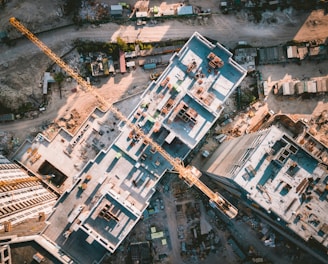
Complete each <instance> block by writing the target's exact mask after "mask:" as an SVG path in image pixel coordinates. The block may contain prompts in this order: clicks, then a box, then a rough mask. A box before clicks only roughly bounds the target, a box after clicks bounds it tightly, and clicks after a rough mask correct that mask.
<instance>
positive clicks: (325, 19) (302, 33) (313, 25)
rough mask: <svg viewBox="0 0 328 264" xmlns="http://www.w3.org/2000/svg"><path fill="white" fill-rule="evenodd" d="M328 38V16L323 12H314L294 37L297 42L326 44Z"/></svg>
mask: <svg viewBox="0 0 328 264" xmlns="http://www.w3.org/2000/svg"><path fill="white" fill-rule="evenodd" d="M327 37H328V15H327V14H325V13H324V11H323V10H314V11H312V12H311V14H310V15H309V16H308V18H307V20H306V21H305V23H304V24H303V25H302V26H301V27H300V29H299V31H298V32H297V34H296V35H295V37H294V40H295V41H299V42H302V41H309V40H320V41H321V42H322V43H324V42H325V41H326V40H327Z"/></svg>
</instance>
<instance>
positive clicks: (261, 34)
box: [0, 13, 307, 64]
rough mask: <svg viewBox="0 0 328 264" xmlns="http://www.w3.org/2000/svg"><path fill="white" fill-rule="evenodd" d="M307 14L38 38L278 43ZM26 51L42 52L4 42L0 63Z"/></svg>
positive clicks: (67, 31) (53, 42)
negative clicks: (263, 20)
mask: <svg viewBox="0 0 328 264" xmlns="http://www.w3.org/2000/svg"><path fill="white" fill-rule="evenodd" d="M282 16H283V14H282ZM306 17H307V15H306V14H303V13H299V14H297V15H295V17H294V19H293V21H292V22H291V21H289V20H288V16H286V21H285V22H284V23H278V24H276V25H274V24H271V25H265V24H253V23H247V21H246V19H245V18H242V17H240V18H236V17H235V16H232V15H225V16H223V15H218V14H213V15H212V17H210V18H209V19H208V20H206V19H196V20H195V19H194V20H191V19H190V20H180V21H178V20H169V21H166V22H163V23H160V24H157V25H148V26H144V27H136V26H135V25H134V24H131V25H121V26H120V25H117V24H114V23H109V24H103V25H100V26H98V27H92V26H83V27H81V28H79V29H77V28H76V27H75V26H71V27H67V28H62V29H57V30H53V31H51V32H46V33H42V34H40V35H38V37H39V38H40V39H41V40H42V41H44V42H45V43H46V44H47V45H49V46H50V47H51V48H53V47H62V46H65V45H67V44H71V42H72V41H73V40H75V39H85V40H95V41H114V42H115V41H116V39H117V37H122V38H124V39H125V40H127V41H128V42H134V41H135V40H137V39H139V40H142V41H144V42H147V41H149V42H150V41H154V42H156V41H163V40H170V39H181V38H188V37H190V36H191V35H192V33H193V32H195V31H198V32H199V33H201V34H203V35H204V36H206V37H209V38H212V39H215V40H218V41H219V42H220V43H222V44H224V45H231V44H235V43H236V42H237V41H238V40H246V41H248V42H249V43H253V44H255V45H258V44H262V45H274V44H279V43H283V42H285V41H288V40H291V39H292V38H293V37H294V36H295V34H296V33H297V32H298V30H299V27H300V25H302V24H303V22H304V21H305V19H306ZM26 51H28V53H29V54H35V53H37V52H39V50H38V48H36V47H35V46H34V44H32V43H31V42H30V41H29V40H26V39H21V40H19V41H18V42H17V44H16V46H14V47H10V48H8V47H7V46H4V45H3V46H1V47H0V53H1V58H0V64H3V63H6V62H7V63H8V62H11V61H15V60H16V59H17V58H19V57H20V56H24V55H25V54H26Z"/></svg>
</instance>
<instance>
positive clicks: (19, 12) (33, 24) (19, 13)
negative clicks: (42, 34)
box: [0, 0, 71, 37]
mask: <svg viewBox="0 0 328 264" xmlns="http://www.w3.org/2000/svg"><path fill="white" fill-rule="evenodd" d="M64 3H65V1H64V0H33V1H30V0H28V1H21V0H10V1H7V3H6V5H5V6H4V8H2V9H0V14H1V16H0V31H7V32H8V34H9V36H10V37H19V36H20V34H19V33H18V32H17V31H16V30H15V29H13V27H12V26H11V25H10V24H9V18H10V17H16V18H17V19H19V20H21V21H24V23H25V24H26V25H27V26H28V28H29V29H30V30H32V31H33V32H39V31H43V30H48V29H51V28H53V27H56V26H61V25H65V24H68V23H70V20H71V18H70V17H65V16H64V15H63V4H64Z"/></svg>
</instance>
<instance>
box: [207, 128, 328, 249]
mask: <svg viewBox="0 0 328 264" xmlns="http://www.w3.org/2000/svg"><path fill="white" fill-rule="evenodd" d="M244 139H245V140H244ZM241 141H243V146H244V148H242V149H240V152H238V153H236V152H234V151H233V147H234V146H236V144H238V145H240V144H241ZM221 147H222V148H223V150H221V151H220V152H217V156H216V157H217V159H216V162H215V165H214V166H212V167H211V166H209V168H208V172H210V173H211V174H212V175H220V176H224V177H227V178H230V179H231V180H233V181H234V182H235V183H237V184H238V186H240V187H241V188H242V189H243V190H244V192H245V193H246V194H247V197H248V199H249V200H251V201H253V202H255V203H257V204H258V205H260V206H261V207H262V208H263V209H265V210H266V211H267V212H268V213H273V214H274V215H276V216H277V217H279V218H280V219H281V221H283V222H285V223H286V226H287V227H288V228H289V229H291V230H293V231H294V232H295V233H296V234H298V235H299V236H300V237H302V238H303V239H304V240H305V241H308V240H309V239H310V238H313V239H315V240H316V241H317V242H319V243H320V244H322V245H323V246H324V247H326V248H327V247H328V230H327V224H328V214H327V212H328V199H327V195H328V188H327V186H328V173H327V170H326V168H325V166H322V164H320V162H319V161H318V160H317V159H316V158H315V157H313V156H311V155H310V154H309V153H308V152H307V151H306V150H305V149H303V148H302V146H301V145H299V144H297V142H295V141H294V140H293V139H292V138H291V137H290V136H288V135H287V134H285V133H284V132H283V131H282V130H280V129H279V128H277V127H276V126H272V127H271V128H270V129H268V130H264V131H260V132H256V133H253V134H250V135H246V136H244V137H241V138H239V139H238V138H237V139H234V140H232V141H227V142H226V143H225V144H222V146H221ZM219 149H220V148H219ZM227 149H228V150H227ZM238 149H239V148H238ZM229 150H232V151H231V152H230V153H229ZM227 151H228V152H227ZM228 160H229V162H228ZM223 163H226V164H227V163H228V164H230V165H226V166H224V164H223ZM220 164H223V168H222V167H221V166H220Z"/></svg>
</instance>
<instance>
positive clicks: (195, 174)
mask: <svg viewBox="0 0 328 264" xmlns="http://www.w3.org/2000/svg"><path fill="white" fill-rule="evenodd" d="M9 22H10V23H11V24H12V25H13V26H14V27H15V28H16V29H18V30H19V31H20V32H21V33H22V34H23V35H25V36H26V37H27V38H28V39H29V40H31V41H32V42H33V43H34V44H35V45H36V46H38V47H39V48H40V49H41V50H42V51H43V52H44V53H45V54H46V55H47V56H48V57H49V58H50V59H52V60H53V61H54V62H55V63H57V64H58V65H59V66H60V67H61V68H62V69H63V70H64V71H65V72H66V73H67V74H68V75H70V76H71V77H72V78H74V79H75V80H76V81H77V82H78V84H80V85H81V89H83V90H84V91H85V92H90V93H92V94H93V95H94V96H95V97H96V99H97V100H98V102H99V103H100V105H99V107H100V108H102V109H103V110H105V111H108V110H109V111H111V112H112V113H114V114H115V115H116V116H117V117H118V118H119V119H120V120H121V121H123V122H125V124H126V125H127V126H129V127H130V128H131V129H132V130H133V132H134V133H135V134H136V135H138V136H139V137H141V138H143V140H144V142H145V143H148V144H150V145H151V146H152V149H153V150H154V151H157V152H158V153H160V154H161V155H162V156H163V157H164V158H165V159H166V160H167V161H168V162H169V163H170V164H171V165H172V166H173V167H174V169H175V171H176V172H177V173H178V174H179V177H180V178H182V179H184V180H185V181H186V183H187V184H188V185H189V186H192V185H195V186H196V187H197V188H199V189H200V190H201V191H202V192H203V193H204V194H205V195H207V196H208V198H209V199H210V203H211V205H212V206H215V207H217V208H218V209H219V210H220V211H221V212H223V213H224V214H225V215H227V216H228V217H229V218H234V217H235V216H236V215H237V213H238V210H237V209H236V208H235V207H234V206H233V205H232V204H231V203H230V202H229V201H227V200H226V199H224V198H223V197H222V196H220V195H219V194H218V193H215V192H213V191H212V190H211V189H209V188H208V187H207V186H206V185H205V184H204V183H203V182H202V181H200V180H199V177H200V175H201V173H200V171H199V170H198V169H196V168H195V167H191V166H187V167H185V166H184V164H183V162H182V160H181V159H179V158H173V157H171V156H170V155H169V154H168V153H167V152H166V151H165V150H164V149H163V148H162V147H161V146H160V145H158V144H157V143H156V142H154V141H153V140H152V139H151V138H150V137H149V136H147V135H145V134H144V132H143V131H142V130H141V128H139V127H138V126H136V125H134V124H133V123H132V122H131V121H130V120H129V119H128V118H127V117H125V116H124V115H123V114H122V113H121V112H120V111H119V110H118V109H117V108H116V107H115V106H113V104H112V103H110V102H107V101H106V100H105V99H104V98H103V97H102V96H100V95H99V94H98V93H97V91H96V89H94V88H93V86H92V85H91V84H89V83H88V82H87V81H86V80H84V79H83V78H82V77H81V76H79V75H78V74H77V73H76V72H74V70H73V69H71V68H70V66H69V65H67V64H66V63H65V62H64V61H63V60H62V59H61V58H60V57H58V56H57V55H56V54H55V53H54V52H53V51H52V50H51V49H50V48H48V47H47V46H46V45H45V44H44V43H43V42H42V41H41V40H39V39H38V38H37V37H36V36H35V35H34V34H33V33H32V32H30V31H29V30H28V29H27V28H26V27H25V26H24V25H23V24H21V23H20V22H19V21H18V20H17V19H16V18H14V17H12V18H10V19H9Z"/></svg>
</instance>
